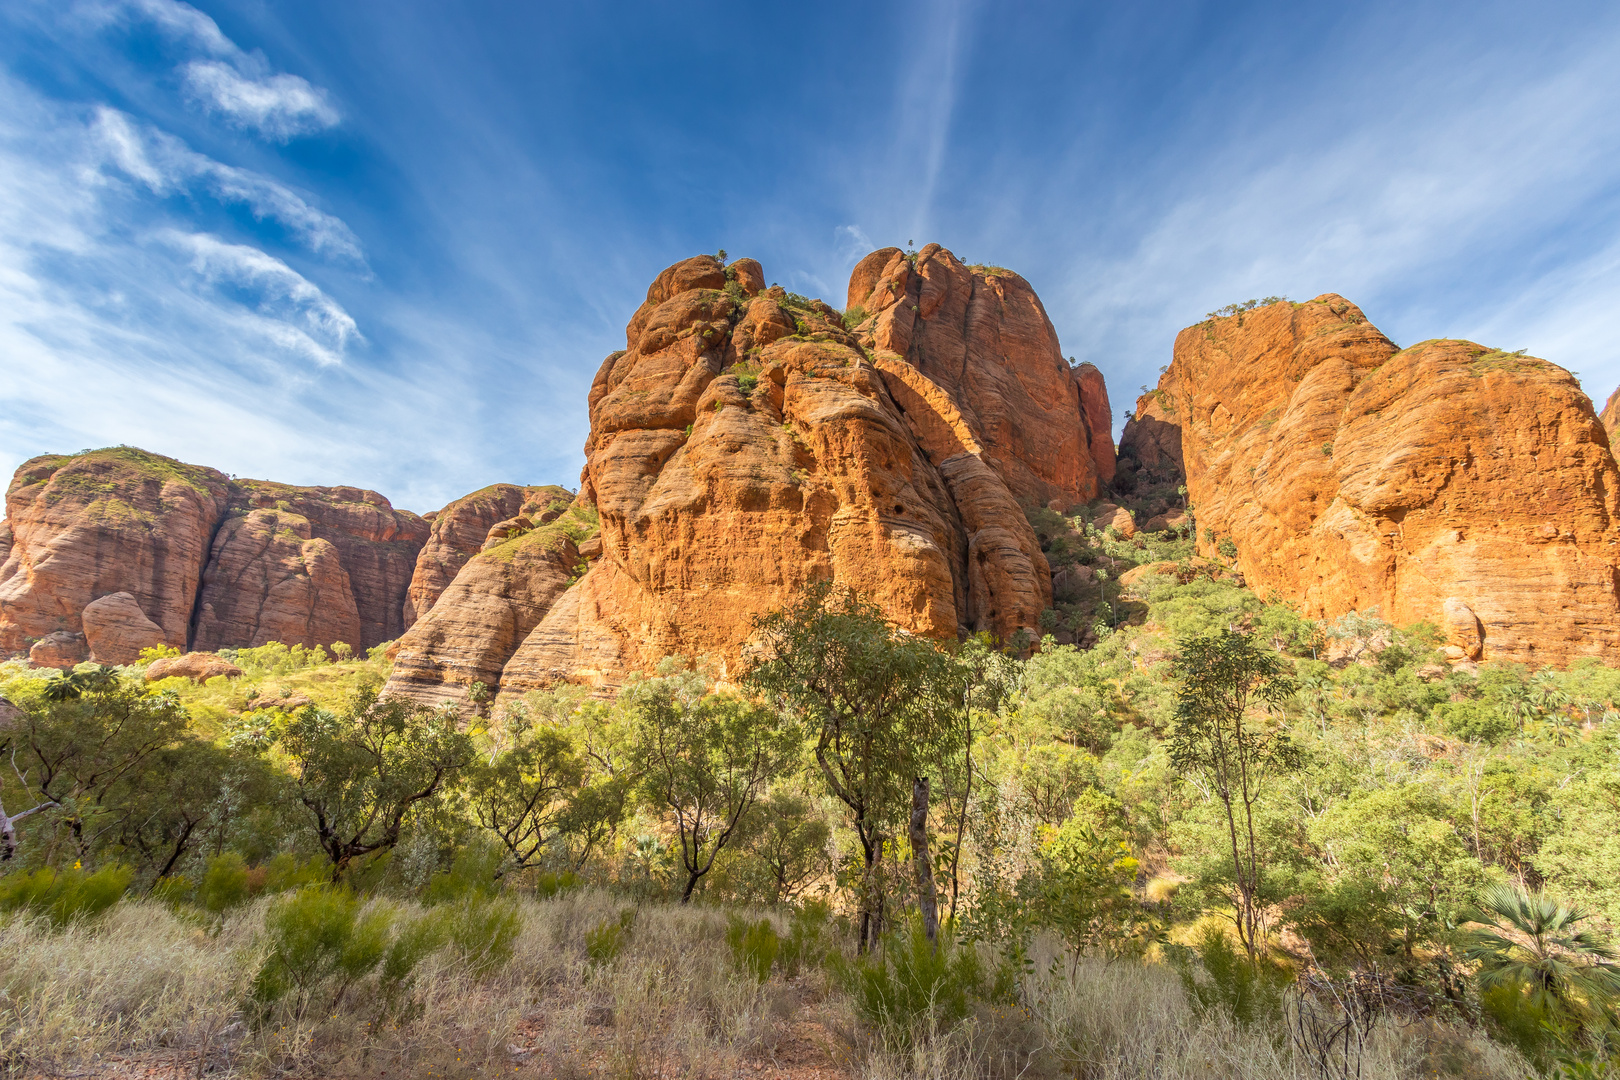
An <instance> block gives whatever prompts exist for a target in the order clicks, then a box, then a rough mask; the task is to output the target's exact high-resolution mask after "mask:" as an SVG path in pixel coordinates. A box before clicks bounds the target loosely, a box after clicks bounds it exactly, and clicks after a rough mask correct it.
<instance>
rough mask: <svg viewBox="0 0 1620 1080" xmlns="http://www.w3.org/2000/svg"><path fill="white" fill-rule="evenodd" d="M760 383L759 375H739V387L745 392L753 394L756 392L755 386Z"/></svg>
mask: <svg viewBox="0 0 1620 1080" xmlns="http://www.w3.org/2000/svg"><path fill="white" fill-rule="evenodd" d="M758 385H759V376H758V375H739V376H737V389H738V390H741V391H742V392H743V393H744V394H752V393H753V392H754V387H756V386H758Z"/></svg>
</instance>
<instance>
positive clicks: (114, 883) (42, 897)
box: [0, 866, 135, 927]
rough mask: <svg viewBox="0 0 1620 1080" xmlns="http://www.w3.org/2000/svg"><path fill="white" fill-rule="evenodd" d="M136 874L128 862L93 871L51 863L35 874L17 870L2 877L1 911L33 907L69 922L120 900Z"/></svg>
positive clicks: (59, 923) (57, 920) (53, 919)
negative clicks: (60, 867) (56, 866)
mask: <svg viewBox="0 0 1620 1080" xmlns="http://www.w3.org/2000/svg"><path fill="white" fill-rule="evenodd" d="M134 877H135V872H134V871H133V870H131V869H130V868H129V867H127V866H104V867H102V868H101V869H100V870H97V871H96V872H95V873H93V874H86V873H85V872H84V871H82V870H76V869H75V870H66V871H63V872H62V873H57V872H56V871H55V870H52V869H51V868H50V867H48V866H46V867H41V868H40V869H38V870H35V871H34V872H33V873H31V874H15V873H14V874H11V875H9V876H7V877H5V878H0V911H31V912H34V913H36V914H40V915H45V916H47V917H48V918H49V919H50V920H51V922H52V923H53V924H55V925H56V926H59V927H60V926H66V925H67V924H68V923H70V922H72V921H73V920H74V919H78V918H86V919H88V918H92V917H94V916H96V915H99V914H101V913H102V912H103V911H106V910H107V909H108V908H110V907H112V906H113V905H114V904H116V903H118V901H119V898H120V897H122V896H123V895H124V892H125V891H126V890H127V889H128V888H129V883H130V881H132V880H133V879H134Z"/></svg>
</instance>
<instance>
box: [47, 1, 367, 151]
mask: <svg viewBox="0 0 1620 1080" xmlns="http://www.w3.org/2000/svg"><path fill="white" fill-rule="evenodd" d="M75 10H76V12H77V13H78V15H79V16H80V17H81V18H82V19H83V20H85V21H86V22H88V23H90V24H92V25H107V24H110V23H123V22H131V21H144V22H146V23H148V24H150V25H152V26H154V27H156V28H157V29H158V30H159V31H161V32H162V33H163V34H164V35H165V36H167V37H169V38H170V39H172V40H174V41H178V42H182V43H184V44H185V45H188V46H189V47H191V48H193V49H196V50H197V51H199V52H201V53H204V54H205V55H206V56H207V57H209V59H203V60H191V61H188V62H187V63H186V64H184V65H182V67H181V69H180V72H181V78H182V80H183V81H184V84H185V88H186V96H187V97H188V98H190V99H191V100H192V101H193V102H194V103H196V104H197V105H200V106H201V107H202V108H204V109H206V110H208V111H209V112H213V113H217V114H219V115H221V116H223V117H224V118H225V119H226V120H227V121H228V122H229V123H231V124H232V125H233V126H235V127H238V128H242V129H244V130H248V131H255V132H257V133H259V134H260V135H262V136H264V137H265V138H267V139H270V140H272V141H274V142H281V143H285V142H289V141H291V140H292V139H295V138H298V137H299V136H302V135H313V134H315V133H317V132H321V131H325V130H326V129H328V128H331V127H335V126H337V124H339V123H340V122H341V121H342V119H343V118H342V115H341V114H340V113H339V112H338V110H337V107H336V106H334V105H333V104H332V101H331V98H330V95H328V94H327V92H326V91H325V90H323V89H321V88H320V87H317V86H313V85H311V84H310V82H309V81H308V80H307V79H303V78H300V77H299V76H297V75H289V74H285V73H273V72H272V71H271V70H270V65H269V63H268V62H267V61H266V60H265V59H264V57H263V56H262V55H261V54H259V53H258V52H252V53H249V52H245V51H243V50H242V49H241V48H240V47H239V46H238V45H237V44H236V43H235V42H234V41H232V40H231V39H230V38H228V37H226V36H225V33H224V32H223V31H221V30H220V28H219V24H218V23H216V22H215V21H214V20H213V19H211V18H209V17H208V16H207V15H205V14H204V13H203V12H201V11H198V10H197V9H196V8H194V7H192V6H191V5H190V4H185V3H181V2H180V0H87V2H84V3H81V4H79V5H78V6H77V8H76V9H75Z"/></svg>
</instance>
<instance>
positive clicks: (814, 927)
mask: <svg viewBox="0 0 1620 1080" xmlns="http://www.w3.org/2000/svg"><path fill="white" fill-rule="evenodd" d="M831 917H832V908H831V906H829V905H828V903H827V902H826V901H825V900H811V901H808V902H806V903H805V905H804V906H803V907H802V908H800V909H799V910H798V911H795V912H794V913H793V918H792V920H791V921H790V922H789V923H788V934H787V937H786V938H784V939H783V940H782V944H781V949H780V951H779V952H778V953H777V961H778V963H780V964H781V965H782V973H783V974H784V975H787V976H789V977H792V976H794V975H797V974H798V973H799V971H800V969H801V968H806V967H819V966H820V965H822V964H824V963H826V962H827V957H828V956H829V955H831V953H832V946H831V944H830V943H829V942H828V941H827V927H828V924H829V922H830V920H831Z"/></svg>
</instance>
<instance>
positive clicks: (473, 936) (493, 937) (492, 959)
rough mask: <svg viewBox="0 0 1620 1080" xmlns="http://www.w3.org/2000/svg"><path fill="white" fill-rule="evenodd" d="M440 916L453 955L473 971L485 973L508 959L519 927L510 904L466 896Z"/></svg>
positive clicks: (498, 966) (515, 910)
mask: <svg viewBox="0 0 1620 1080" xmlns="http://www.w3.org/2000/svg"><path fill="white" fill-rule="evenodd" d="M444 917H445V919H446V924H447V927H448V930H449V935H450V944H451V946H452V947H453V948H454V949H455V952H456V956H457V958H458V959H459V960H460V961H461V964H462V965H463V966H464V967H466V968H467V970H469V971H471V972H472V973H473V974H475V975H487V974H489V973H490V972H492V971H497V970H499V969H500V968H503V967H505V966H506V963H507V961H509V960H511V959H512V944H513V942H515V941H517V936H518V934H519V933H520V932H521V931H522V929H523V919H522V917H521V916H520V915H519V914H518V911H517V908H516V907H515V906H514V905H513V904H511V903H509V902H507V901H503V900H491V899H488V898H486V897H482V896H469V897H467V898H466V899H465V900H462V901H460V902H459V903H457V904H454V905H452V906H450V907H449V908H448V909H447V910H446V912H445V916H444Z"/></svg>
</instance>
